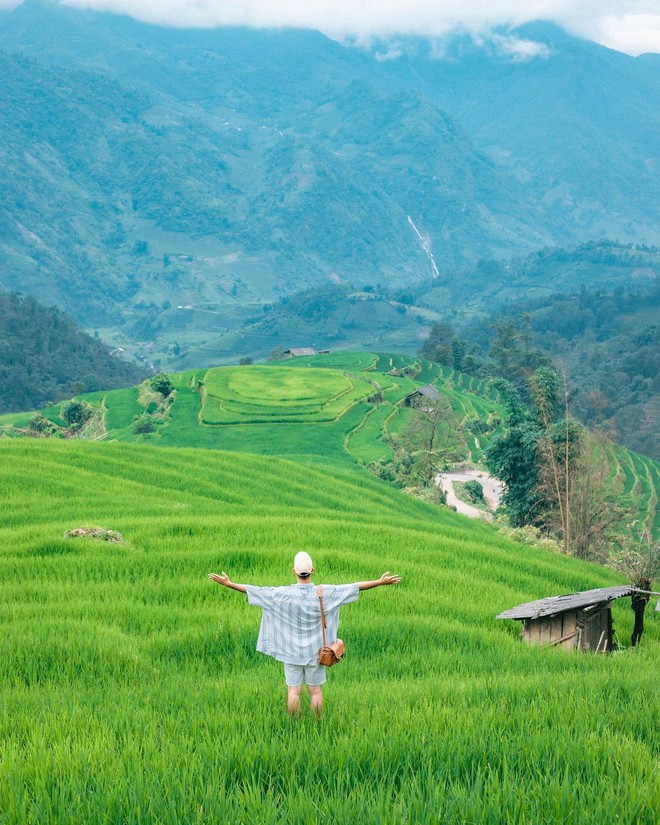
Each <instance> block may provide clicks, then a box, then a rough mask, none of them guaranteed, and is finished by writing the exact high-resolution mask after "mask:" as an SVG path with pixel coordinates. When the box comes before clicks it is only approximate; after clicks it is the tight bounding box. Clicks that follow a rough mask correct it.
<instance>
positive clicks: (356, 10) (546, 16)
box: [0, 0, 660, 60]
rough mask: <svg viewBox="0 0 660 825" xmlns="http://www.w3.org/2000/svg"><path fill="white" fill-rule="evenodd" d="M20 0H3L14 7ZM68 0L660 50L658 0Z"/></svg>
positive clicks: (166, 19) (286, 22)
mask: <svg viewBox="0 0 660 825" xmlns="http://www.w3.org/2000/svg"><path fill="white" fill-rule="evenodd" d="M19 2H20V0H0V7H1V8H11V7H13V6H16V5H18V4H19ZM59 2H62V3H64V4H66V5H68V6H73V7H76V8H85V9H95V10H98V11H111V12H115V13H118V14H127V15H130V16H131V17H135V18H137V19H139V20H142V21H145V22H149V23H158V24H161V25H166V26H175V27H214V26H236V25H244V26H254V27H258V28H264V27H285V26H293V27H298V28H311V29H318V30H320V31H322V32H324V33H325V34H327V35H329V36H330V37H334V38H336V39H342V38H346V37H354V38H357V39H368V38H386V37H392V36H396V35H406V34H409V35H422V36H426V35H428V36H431V37H442V36H443V35H446V34H448V33H450V32H453V31H456V30H460V31H468V32H471V33H473V34H475V35H484V34H485V33H487V32H489V31H490V30H492V29H493V28H494V27H502V26H504V27H507V26H511V27H513V26H518V25H521V24H523V23H527V22H530V21H532V20H551V21H553V22H555V23H558V24H559V25H561V26H563V27H564V28H566V29H567V30H568V31H569V32H572V33H574V34H578V35H581V36H583V37H586V38H589V39H591V40H596V41H598V42H600V43H603V44H605V45H607V46H610V47H612V48H616V49H620V50H623V51H627V52H629V53H631V54H639V53H640V52H643V51H655V52H660V13H659V12H658V0H526V2H524V3H521V2H520V0H493V2H491V3H484V2H483V0H442V2H438V0H359V2H355V0H278V2H277V3H274V2H273V0H59ZM500 47H501V49H502V51H503V53H505V54H509V55H510V57H511V58H512V59H515V60H528V59H531V58H533V57H543V56H545V55H544V51H543V46H542V45H541V44H534V43H532V42H531V41H526V40H522V39H516V38H509V39H507V38H505V39H504V40H503V41H502V42H501V44H500Z"/></svg>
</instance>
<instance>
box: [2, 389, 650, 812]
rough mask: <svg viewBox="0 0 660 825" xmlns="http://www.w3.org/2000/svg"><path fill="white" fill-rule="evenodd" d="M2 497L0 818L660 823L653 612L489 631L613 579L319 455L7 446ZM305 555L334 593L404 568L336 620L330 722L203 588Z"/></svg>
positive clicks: (251, 625) (253, 632)
mask: <svg viewBox="0 0 660 825" xmlns="http://www.w3.org/2000/svg"><path fill="white" fill-rule="evenodd" d="M186 397H188V396H186ZM197 397H198V396H197ZM189 400H193V398H192V396H190V397H189ZM385 406H386V405H383V408H385ZM175 410H176V405H175V407H174V409H173V412H172V421H171V422H170V427H172V425H173V424H174V422H175V421H176V411H175ZM377 411H378V412H380V408H377ZM371 415H373V413H371ZM179 423H180V422H179ZM368 425H369V418H367V419H366V422H365V426H368ZM310 426H311V425H310ZM206 429H207V430H213V431H215V430H221V431H222V432H226V431H235V430H237V429H238V428H237V427H223V428H206ZM271 429H275V428H271ZM317 429H321V427H320V426H318V427H317ZM375 430H376V428H374V431H375ZM165 432H168V430H165ZM170 432H171V430H170ZM163 438H164V436H163ZM161 441H162V439H161ZM0 496H1V497H2V501H3V504H4V506H3V510H2V514H1V516H0V631H1V632H0V812H1V816H0V819H1V821H2V823H3V825H14V823H16V824H18V823H21V825H23V823H44V822H58V823H60V822H62V823H78V822H86V823H87V822H89V823H117V822H121V823H151V822H153V823H156V822H157V823H173V824H174V823H182V822H185V823H187V822H239V823H269V822H270V823H294V825H295V823H316V822H320V821H324V822H330V821H332V822H347V823H348V822H357V821H359V822H361V823H374V825H375V823H379V825H380V823H392V825H394V823H396V824H397V825H398V823H420V822H449V823H467V822H474V823H477V822H478V823H482V822H483V823H486V822H487V823H495V824H497V823H528V824H529V825H536V823H541V822H542V823H553V824H554V823H557V825H559V823H602V822H613V821H617V822H622V823H630V825H632V823H635V824H636V825H637V823H642V824H643V825H645V824H646V823H648V825H651V823H654V822H655V821H656V815H657V811H658V806H659V805H660V784H659V783H658V767H657V766H658V757H659V756H660V741H659V738H658V735H657V729H656V728H657V725H656V720H657V718H658V712H659V711H660V704H659V695H658V691H657V661H658V652H659V649H660V623H659V622H658V621H657V620H654V618H653V617H649V618H648V621H647V630H646V633H645V636H644V638H643V640H642V644H641V645H640V646H639V648H638V649H636V650H635V651H625V650H624V651H620V652H618V653H615V654H613V655H611V656H596V655H579V654H570V653H566V652H565V651H562V650H556V649H545V650H540V649H535V648H529V647H527V646H525V645H521V644H520V643H519V642H518V641H517V634H518V625H517V624H516V623H512V622H498V621H496V620H495V619H494V617H495V615H496V614H497V613H498V612H499V611H501V610H503V609H505V608H507V607H510V606H512V605H514V604H517V603H519V602H522V601H525V600H529V599H533V598H539V597H541V596H547V595H551V594H556V593H563V592H570V591H572V590H577V589H586V588H589V587H596V586H603V585H611V584H615V583H617V582H618V581H620V580H619V579H618V578H617V577H616V576H615V574H613V573H612V572H610V571H607V570H605V569H604V568H600V567H596V566H592V565H587V564H583V563H581V562H579V561H576V560H574V559H570V558H566V557H563V556H560V555H555V554H552V553H548V552H547V551H542V550H539V549H536V548H530V547H526V546H519V545H515V544H513V543H510V542H507V541H505V540H504V539H502V538H501V536H500V535H499V534H497V533H496V532H495V531H493V530H492V529H491V528H490V527H489V526H488V525H486V524H481V523H480V524H476V523H472V522H468V521H466V520H465V519H462V518H461V517H460V516H458V515H456V514H453V513H451V512H449V511H442V510H440V509H438V508H433V507H431V506H428V505H425V504H424V503H422V502H419V501H417V500H415V499H412V498H409V497H407V496H405V495H404V494H402V493H400V492H398V491H397V490H395V489H393V488H390V487H389V486H387V485H385V484H384V483H381V482H379V481H378V480H377V479H375V478H373V477H372V476H370V475H369V474H368V473H367V472H366V471H365V470H363V469H360V468H359V467H358V466H357V465H350V464H348V463H346V462H345V463H343V464H340V463H336V464H335V463H334V462H333V461H326V460H325V459H324V460H323V461H321V460H320V459H318V460H314V459H313V457H312V458H309V457H305V458H302V459H301V460H298V461H287V460H284V459H281V458H277V457H274V456H259V455H246V454H237V453H226V452H222V451H219V450H202V449H187V448H176V449H175V448H168V447H165V446H162V444H161V446H158V447H155V446H152V445H148V444H120V443H105V442H101V443H83V442H71V441H68V442H63V441H43V440H27V439H26V440H13V439H4V440H2V441H0ZM81 524H98V525H102V526H106V527H110V528H113V529H115V530H119V531H121V532H122V533H123V535H124V537H125V540H126V544H123V545H110V544H106V543H103V542H95V541H92V540H89V539H76V540H73V539H64V538H62V536H63V533H64V531H65V530H67V529H69V528H72V527H76V526H79V525H81ZM298 549H307V550H309V551H310V552H311V553H312V556H313V558H314V560H315V564H316V567H317V570H318V575H317V581H319V582H327V581H351V580H360V579H364V578H371V577H372V576H376V575H378V574H380V573H381V572H382V570H384V569H386V568H389V569H391V570H393V571H396V572H398V573H400V574H401V575H402V576H403V580H402V584H401V585H400V586H399V587H398V588H382V589H379V590H376V591H373V592H368V593H364V594H362V595H361V597H360V600H359V601H358V603H357V604H355V605H351V606H349V607H347V608H345V609H343V611H342V621H341V629H342V637H343V638H344V640H345V641H346V642H347V647H348V655H347V659H346V661H345V662H344V663H342V664H341V665H340V666H339V667H337V668H334V669H333V670H332V671H331V672H330V673H329V674H328V677H329V678H328V685H327V686H326V688H325V697H326V711H325V715H324V717H323V719H322V720H321V721H320V723H316V722H314V720H312V719H311V718H309V716H308V715H306V716H305V718H303V719H302V720H300V721H299V722H297V723H295V724H292V723H291V722H290V721H289V719H288V718H287V717H286V714H285V712H284V700H285V690H284V687H283V678H282V673H281V666H280V665H278V664H277V663H275V662H274V661H272V660H270V659H268V658H266V657H263V656H261V655H259V654H257V653H256V652H255V650H254V646H255V642H256V636H257V632H258V627H259V611H258V610H255V609H253V608H250V607H249V606H248V605H247V603H246V600H245V597H244V596H242V595H241V594H238V593H234V592H230V591H227V590H223V589H220V588H218V587H217V586H215V585H213V584H211V583H210V582H209V581H208V580H207V578H206V574H207V573H208V572H209V571H210V570H219V569H226V570H227V572H229V573H230V575H231V576H232V577H233V578H234V579H235V580H238V581H241V580H244V581H249V582H253V583H255V584H285V583H287V582H288V581H290V576H289V573H288V571H289V569H290V566H291V560H292V556H293V554H294V552H295V551H296V550H298ZM614 618H615V626H616V628H617V630H618V632H619V635H620V637H621V638H622V639H625V638H626V637H629V635H630V630H631V625H632V611H631V610H630V609H629V608H628V606H627V605H625V604H623V603H621V604H619V605H617V606H616V607H615V617H614Z"/></svg>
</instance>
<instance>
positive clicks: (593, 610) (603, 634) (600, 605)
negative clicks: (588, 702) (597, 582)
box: [497, 585, 645, 653]
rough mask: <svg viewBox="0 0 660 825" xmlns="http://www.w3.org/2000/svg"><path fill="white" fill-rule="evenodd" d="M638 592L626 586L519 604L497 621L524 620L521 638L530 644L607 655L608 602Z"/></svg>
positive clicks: (609, 632) (609, 644) (609, 646)
mask: <svg viewBox="0 0 660 825" xmlns="http://www.w3.org/2000/svg"><path fill="white" fill-rule="evenodd" d="M641 592H645V591H640V590H639V589H638V588H637V587H632V586H629V585H623V586H620V587H599V588H598V589H596V590H584V591H582V592H581V593H569V594H568V595H565V596H550V597H549V598H547V599H538V600H537V601H535V602H526V603H525V604H519V605H518V606H517V607H512V608H511V609H510V610H505V611H504V613H500V614H499V616H498V617H497V618H498V619H519V620H520V621H523V622H524V625H523V628H522V631H521V635H522V638H523V639H524V640H525V641H526V642H527V643H528V644H531V645H542V646H545V645H549V646H550V645H561V647H564V648H566V649H567V650H574V649H577V650H593V651H595V652H596V653H598V652H600V653H606V652H608V651H610V650H612V610H611V602H613V601H614V600H615V599H621V598H623V597H624V596H631V595H633V594H634V593H641Z"/></svg>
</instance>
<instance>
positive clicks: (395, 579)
mask: <svg viewBox="0 0 660 825" xmlns="http://www.w3.org/2000/svg"><path fill="white" fill-rule="evenodd" d="M400 581H401V576H390V571H389V570H388V571H387V572H386V573H383V575H382V576H381V577H380V583H381V584H398V583H399V582H400Z"/></svg>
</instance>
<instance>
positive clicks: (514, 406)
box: [486, 378, 547, 527]
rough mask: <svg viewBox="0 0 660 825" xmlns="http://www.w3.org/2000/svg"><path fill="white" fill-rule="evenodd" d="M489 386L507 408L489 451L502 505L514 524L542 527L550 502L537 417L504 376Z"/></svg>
mask: <svg viewBox="0 0 660 825" xmlns="http://www.w3.org/2000/svg"><path fill="white" fill-rule="evenodd" d="M490 386H491V387H492V388H493V389H495V390H497V392H498V393H499V396H500V398H501V399H502V403H503V405H504V409H505V428H504V430H503V432H502V434H501V435H499V436H498V437H497V438H495V439H494V441H493V443H492V445H491V447H490V449H489V450H488V451H487V453H486V464H487V466H488V469H489V470H490V472H491V473H492V474H493V475H494V476H496V477H497V478H499V479H500V481H502V482H503V484H504V492H503V494H502V499H501V506H502V509H503V510H504V512H505V513H506V514H507V515H508V517H509V520H510V522H511V524H512V525H513V526H514V527H523V526H524V525H526V524H532V525H535V526H539V524H540V523H541V522H542V513H543V512H544V511H545V509H546V507H547V504H546V502H545V501H544V499H543V497H542V495H541V492H540V465H539V456H538V442H539V439H540V437H541V435H542V429H541V426H540V425H539V422H538V418H537V417H535V416H533V415H532V413H531V411H530V410H529V408H528V407H527V406H526V405H525V404H524V403H523V400H522V398H521V395H520V393H519V391H518V390H517V389H516V388H515V387H514V386H513V384H511V383H510V382H509V381H506V380H505V379H503V378H498V379H494V380H492V381H491V382H490Z"/></svg>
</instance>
